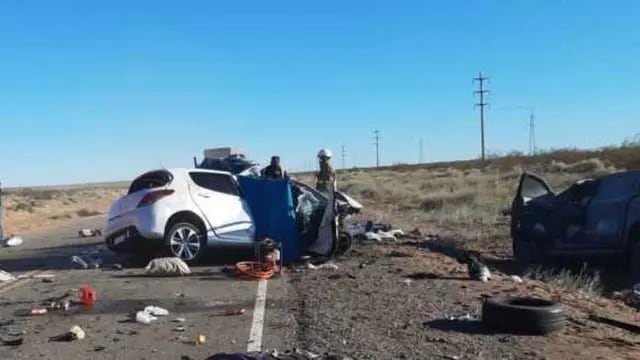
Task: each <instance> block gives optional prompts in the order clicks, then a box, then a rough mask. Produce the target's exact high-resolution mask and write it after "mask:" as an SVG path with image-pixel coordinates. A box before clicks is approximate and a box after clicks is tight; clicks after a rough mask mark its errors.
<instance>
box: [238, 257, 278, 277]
mask: <svg viewBox="0 0 640 360" xmlns="http://www.w3.org/2000/svg"><path fill="white" fill-rule="evenodd" d="M236 274H237V275H238V276H239V277H242V278H249V279H271V277H273V275H274V274H275V269H274V267H273V266H272V264H271V263H266V262H260V261H240V262H238V263H236Z"/></svg>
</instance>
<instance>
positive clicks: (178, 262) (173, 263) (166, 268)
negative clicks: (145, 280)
mask: <svg viewBox="0 0 640 360" xmlns="http://www.w3.org/2000/svg"><path fill="white" fill-rule="evenodd" d="M144 271H145V273H146V274H147V275H152V276H184V275H189V274H191V270H190V269H189V266H187V264H186V263H185V262H184V261H183V260H182V259H180V258H178V257H165V258H157V259H153V260H151V261H150V262H149V264H148V265H147V266H146V267H145V268H144Z"/></svg>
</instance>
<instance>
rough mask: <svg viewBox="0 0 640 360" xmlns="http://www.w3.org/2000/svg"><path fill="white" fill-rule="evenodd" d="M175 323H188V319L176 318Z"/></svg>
mask: <svg viewBox="0 0 640 360" xmlns="http://www.w3.org/2000/svg"><path fill="white" fill-rule="evenodd" d="M173 321H174V322H177V323H183V322H185V321H187V319H185V318H175V319H174V320H173Z"/></svg>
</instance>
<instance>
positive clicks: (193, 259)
mask: <svg viewBox="0 0 640 360" xmlns="http://www.w3.org/2000/svg"><path fill="white" fill-rule="evenodd" d="M177 232H180V234H176V233H177ZM192 234H193V235H192ZM180 235H182V237H183V238H184V239H182V240H180V239H179V238H180V237H181V236H180ZM176 236H177V237H176ZM191 236H197V242H196V241H195V238H192V237H191ZM172 239H173V242H172ZM177 241H183V242H184V241H186V242H184V243H183V244H184V245H185V246H186V245H187V243H188V244H190V246H189V249H188V250H189V254H190V255H192V256H190V257H188V258H187V257H186V255H187V253H185V252H184V251H183V252H182V254H183V255H184V256H182V255H180V252H179V251H178V250H177V249H178V248H179V245H178V244H177V243H176V242H177ZM164 243H165V246H166V249H167V253H168V255H169V256H175V257H179V258H181V259H182V260H183V261H184V262H185V263H187V264H189V265H194V264H197V263H198V261H200V258H201V257H202V254H203V253H204V252H205V251H206V245H207V243H206V236H204V235H203V234H202V231H201V230H200V229H199V228H198V226H196V225H194V224H191V223H189V222H178V223H175V224H173V225H172V226H171V227H170V228H169V231H167V232H166V233H165V234H164ZM196 244H197V247H196ZM196 249H197V250H196Z"/></svg>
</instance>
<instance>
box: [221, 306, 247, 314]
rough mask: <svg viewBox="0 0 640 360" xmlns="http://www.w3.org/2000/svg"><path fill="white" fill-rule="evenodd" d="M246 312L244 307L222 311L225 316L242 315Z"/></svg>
mask: <svg viewBox="0 0 640 360" xmlns="http://www.w3.org/2000/svg"><path fill="white" fill-rule="evenodd" d="M245 312H246V310H245V309H242V308H241V309H231V310H227V311H225V312H224V315H225V316H233V315H242V314H244V313H245Z"/></svg>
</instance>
